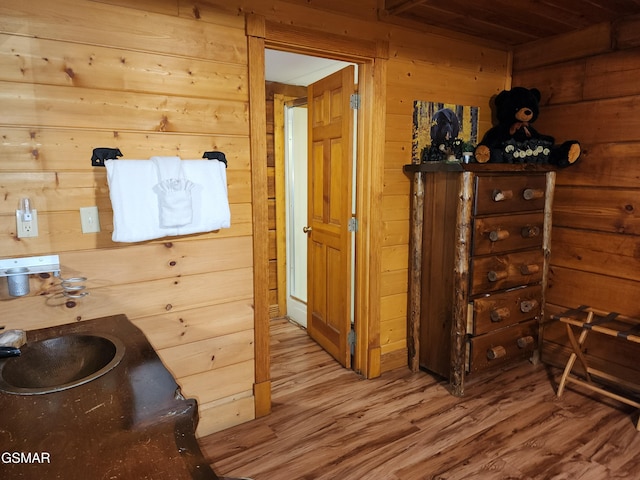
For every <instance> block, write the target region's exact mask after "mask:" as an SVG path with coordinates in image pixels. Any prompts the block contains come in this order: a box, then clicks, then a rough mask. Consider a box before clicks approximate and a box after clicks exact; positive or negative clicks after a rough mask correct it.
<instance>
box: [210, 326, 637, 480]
mask: <svg viewBox="0 0 640 480" xmlns="http://www.w3.org/2000/svg"><path fill="white" fill-rule="evenodd" d="M271 333H272V339H271V347H272V367H271V368H272V382H273V383H272V385H273V393H272V400H273V411H272V413H271V415H269V416H267V417H263V418H260V419H257V420H254V421H251V422H248V423H246V424H243V425H239V426H237V427H233V428H230V429H228V430H225V431H222V432H218V433H216V434H213V435H210V436H208V437H205V438H202V439H201V445H202V449H203V452H204V453H205V455H207V457H208V458H209V459H210V461H211V463H212V465H213V467H214V469H215V471H216V473H218V474H219V475H229V476H238V477H240V476H248V477H252V478H253V479H254V480H296V479H309V480H310V479H314V480H315V479H344V480H363V479H375V480H398V479H402V480H410V479H438V480H456V479H481V480H484V479H500V480H504V479H558V480H559V479H567V480H568V479H571V480H578V479H580V480H610V479H620V478H625V479H638V478H640V432H637V431H636V429H635V426H634V423H633V421H634V420H636V418H637V412H635V411H634V410H633V409H632V408H631V407H628V406H626V405H624V404H621V403H619V402H616V401H614V400H611V399H607V398H605V397H602V398H596V397H589V396H587V395H584V394H581V393H579V392H578V391H576V390H574V389H569V390H567V391H566V393H565V394H564V395H563V397H562V398H560V399H558V398H556V396H555V387H556V384H557V378H558V377H559V374H560V372H559V371H558V370H557V369H548V368H547V367H545V366H543V365H538V366H533V365H531V364H530V363H529V362H522V363H519V364H518V365H516V366H514V367H512V368H508V369H505V370H503V371H501V372H495V373H492V374H490V375H487V376H485V377H483V378H482V379H477V380H476V381H474V382H469V383H467V385H466V395H465V397H464V398H456V397H453V396H451V395H450V394H449V393H448V392H447V390H446V389H445V387H444V384H443V383H442V382H440V381H438V380H437V379H434V378H433V377H432V376H430V375H428V374H427V373H424V372H420V373H416V374H412V373H411V372H409V371H408V370H405V369H399V370H395V371H393V372H388V373H385V374H383V375H382V376H381V377H380V378H377V379H374V380H364V379H362V378H361V377H359V376H358V375H356V374H355V373H354V372H352V371H350V370H345V369H343V368H341V367H340V366H339V365H338V364H337V363H336V362H335V361H334V360H333V359H332V358H331V357H329V355H328V354H327V353H325V352H324V351H323V350H322V349H321V348H320V347H318V346H317V345H316V344H315V343H314V342H313V341H312V340H310V339H309V337H308V336H307V334H306V332H305V331H304V330H302V329H300V328H299V327H297V326H295V325H293V324H291V323H289V322H287V321H286V320H283V319H279V320H275V321H273V322H272V326H271Z"/></svg>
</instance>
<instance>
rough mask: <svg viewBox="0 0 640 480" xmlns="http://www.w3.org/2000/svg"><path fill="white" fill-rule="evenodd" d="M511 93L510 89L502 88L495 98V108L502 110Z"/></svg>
mask: <svg viewBox="0 0 640 480" xmlns="http://www.w3.org/2000/svg"><path fill="white" fill-rule="evenodd" d="M510 95H511V91H510V90H502V91H501V92H500V93H499V94H498V96H497V97H496V99H495V104H496V108H497V109H498V110H502V108H503V106H504V105H505V104H506V103H507V102H508V101H509V97H510Z"/></svg>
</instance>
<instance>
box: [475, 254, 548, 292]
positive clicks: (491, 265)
mask: <svg viewBox="0 0 640 480" xmlns="http://www.w3.org/2000/svg"><path fill="white" fill-rule="evenodd" d="M543 270H544V254H543V251H542V249H536V250H527V251H524V252H515V253H506V254H503V255H492V256H490V257H478V258H473V259H472V260H471V295H478V294H481V293H490V292H495V291H496V290H505V289H507V288H513V287H519V286H521V285H529V284H534V283H539V282H540V281H541V280H542V273H543Z"/></svg>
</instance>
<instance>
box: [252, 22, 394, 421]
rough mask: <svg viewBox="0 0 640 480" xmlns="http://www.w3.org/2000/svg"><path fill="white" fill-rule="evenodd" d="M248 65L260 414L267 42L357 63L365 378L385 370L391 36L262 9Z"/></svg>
mask: <svg viewBox="0 0 640 480" xmlns="http://www.w3.org/2000/svg"><path fill="white" fill-rule="evenodd" d="M246 34H247V47H248V52H247V53H248V63H249V64H248V69H249V128H250V132H251V135H250V144H251V172H252V181H251V185H252V187H251V188H252V197H253V202H252V206H253V224H254V232H253V233H254V235H253V244H254V305H255V314H254V315H255V316H254V324H255V385H254V396H255V403H256V416H262V415H266V414H268V413H269V412H270V411H271V381H270V373H269V370H270V358H269V356H270V349H269V321H270V319H269V306H268V303H269V301H268V293H269V292H268V287H266V286H267V285H268V275H269V272H268V264H269V261H268V259H269V257H268V251H267V246H268V213H267V202H266V198H267V167H266V163H267V162H266V93H265V78H264V68H265V59H264V51H265V48H270V49H275V50H284V51H288V52H292V53H301V54H306V55H312V56H317V57H327V58H332V59H336V60H344V61H347V62H352V63H357V64H358V89H359V94H360V98H361V107H360V109H359V110H358V125H357V133H356V135H357V140H356V141H357V143H358V151H357V156H356V159H355V161H356V185H357V192H356V212H357V218H358V233H357V234H356V249H355V296H354V302H355V328H356V356H355V358H354V359H353V368H354V370H356V371H357V372H359V373H361V374H362V375H364V376H365V377H366V378H374V377H378V376H380V357H381V351H380V275H381V254H382V252H381V245H382V236H383V233H382V231H381V229H380V225H382V215H381V212H382V189H383V174H384V149H385V142H384V133H385V132H384V129H385V114H386V72H387V60H388V58H389V53H388V52H389V45H388V42H386V41H375V42H374V41H366V40H357V39H353V38H349V37H343V36H340V35H334V34H328V33H327V32H322V31H318V30H311V29H306V28H300V27H294V26H291V25H282V24H280V23H277V22H271V21H268V20H266V19H265V17H264V16H262V15H257V14H247V15H246Z"/></svg>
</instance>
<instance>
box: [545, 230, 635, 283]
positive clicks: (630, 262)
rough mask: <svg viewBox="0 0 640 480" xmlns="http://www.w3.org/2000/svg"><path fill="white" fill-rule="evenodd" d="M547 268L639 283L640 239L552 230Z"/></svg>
mask: <svg viewBox="0 0 640 480" xmlns="http://www.w3.org/2000/svg"><path fill="white" fill-rule="evenodd" d="M550 261H551V264H552V265H558V266H561V267H566V268H571V269H575V270H582V271H584V272H593V273H598V274H601V275H613V276H616V277H619V278H625V279H628V280H635V281H640V237H638V236H635V235H617V234H615V233H602V232H593V231H585V230H576V229H572V228H562V227H556V228H554V229H553V237H552V240H551V260H550Z"/></svg>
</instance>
